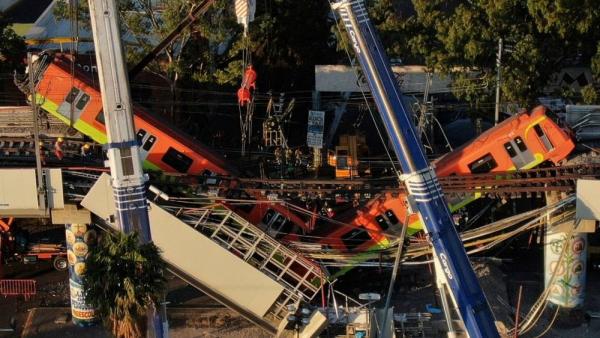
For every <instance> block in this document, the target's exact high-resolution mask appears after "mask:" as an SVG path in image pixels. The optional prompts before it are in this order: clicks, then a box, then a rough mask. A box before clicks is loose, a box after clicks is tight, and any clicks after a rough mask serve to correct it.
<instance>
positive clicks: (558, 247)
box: [544, 230, 587, 309]
mask: <svg viewBox="0 0 600 338" xmlns="http://www.w3.org/2000/svg"><path fill="white" fill-rule="evenodd" d="M567 235H568V234H567V233H566V232H563V231H560V230H559V231H547V233H546V240H545V243H546V245H545V248H544V284H545V286H546V287H548V286H549V283H550V279H551V278H552V275H553V273H554V271H556V278H555V280H554V283H552V285H550V295H549V296H548V300H549V301H550V303H552V304H554V305H559V306H561V307H563V308H566V309H575V308H581V307H582V306H583V303H584V300H585V292H584V291H585V281H586V268H587V233H574V234H572V235H571V238H567ZM565 245H567V247H566V249H565V256H564V258H563V259H562V261H561V263H560V264H558V261H559V259H560V255H561V253H562V250H563V247H564V246H565Z"/></svg>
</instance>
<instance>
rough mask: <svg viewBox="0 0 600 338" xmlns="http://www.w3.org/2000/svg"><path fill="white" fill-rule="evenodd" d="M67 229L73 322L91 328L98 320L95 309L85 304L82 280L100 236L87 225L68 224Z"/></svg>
mask: <svg viewBox="0 0 600 338" xmlns="http://www.w3.org/2000/svg"><path fill="white" fill-rule="evenodd" d="M65 227H66V229H65V232H66V238H67V258H68V261H69V287H70V290H71V315H72V321H73V324H75V325H78V326H84V327H85V326H91V325H94V324H95V323H96V322H97V319H98V318H97V317H96V314H95V311H94V308H92V307H91V306H90V305H88V304H87V303H86V302H85V293H84V291H83V281H82V278H83V275H84V274H85V270H86V259H87V257H88V253H89V252H90V250H91V248H93V247H94V246H95V245H96V242H97V239H98V234H97V233H96V230H94V229H92V228H91V227H90V226H89V225H87V224H66V225H65Z"/></svg>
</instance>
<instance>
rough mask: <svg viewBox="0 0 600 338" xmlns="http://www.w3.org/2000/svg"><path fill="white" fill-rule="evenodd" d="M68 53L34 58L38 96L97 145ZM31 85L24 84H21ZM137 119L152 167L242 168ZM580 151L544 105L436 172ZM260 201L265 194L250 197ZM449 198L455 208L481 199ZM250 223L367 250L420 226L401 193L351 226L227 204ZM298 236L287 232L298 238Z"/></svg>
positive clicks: (88, 94)
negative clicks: (391, 233) (393, 233)
mask: <svg viewBox="0 0 600 338" xmlns="http://www.w3.org/2000/svg"><path fill="white" fill-rule="evenodd" d="M71 64H72V62H71V59H70V58H69V57H68V56H66V55H62V54H55V55H51V54H45V55H42V57H41V58H40V59H39V60H38V62H37V63H36V67H35V68H34V69H35V74H36V75H35V78H36V88H37V91H36V99H37V102H38V103H39V104H40V106H41V108H43V109H44V110H45V111H47V112H48V113H50V114H52V115H53V116H55V117H57V118H58V119H60V120H61V121H63V122H65V123H67V124H69V125H71V126H72V127H73V128H75V129H77V130H78V131H80V132H81V133H83V134H85V135H87V136H88V137H90V138H92V139H93V140H94V141H96V142H98V143H106V131H105V125H104V115H103V113H102V100H101V96H100V91H99V90H98V88H97V86H96V81H94V80H93V78H91V77H90V76H89V75H88V74H86V73H84V72H82V71H80V70H78V69H77V68H75V71H74V76H71V74H72V71H73V70H72V68H71ZM21 87H22V88H25V87H26V86H21ZM134 114H135V115H134V124H135V126H136V129H137V130H136V132H137V136H138V142H139V143H140V149H141V154H142V157H143V159H144V166H145V168H147V169H151V170H159V171H166V172H176V173H182V174H188V175H203V174H206V173H214V174H219V175H229V176H235V175H236V170H235V168H234V167H233V166H231V165H230V164H228V163H227V162H226V161H225V160H224V159H222V158H221V157H220V156H219V155H217V154H215V153H214V152H213V151H212V150H211V149H209V148H208V147H206V146H203V145H201V144H199V142H198V141H196V140H193V139H192V138H191V137H189V136H187V135H186V134H184V133H182V132H181V131H178V130H176V129H175V128H173V127H172V126H170V125H169V124H168V123H165V122H163V121H162V120H160V119H159V118H156V117H155V116H153V115H151V114H149V113H148V112H146V111H145V110H144V109H143V108H142V107H140V106H137V105H134ZM573 148H574V143H573V141H572V140H571V139H570V138H569V136H568V134H567V133H566V132H565V131H564V130H562V129H561V128H560V127H559V126H558V125H557V124H556V123H555V122H554V121H552V120H551V119H550V118H548V116H547V115H546V114H545V109H544V108H543V107H538V108H536V109H534V110H533V111H532V112H531V113H525V112H524V113H520V114H517V115H515V116H512V117H511V118H509V119H507V120H505V121H503V122H502V123H501V124H499V125H498V126H496V127H494V128H492V129H490V130H488V131H486V132H485V133H483V134H482V135H480V136H479V137H477V138H476V139H474V140H473V141H471V142H470V143H468V144H466V145H464V146H462V147H461V148H458V149H456V150H454V151H453V152H451V153H449V154H447V155H445V156H443V157H442V158H440V159H438V160H437V161H436V162H435V167H436V172H437V174H438V176H440V177H443V176H449V175H465V174H470V173H484V172H494V171H511V170H518V169H528V168H532V167H535V166H537V165H539V164H541V163H542V162H545V161H551V162H554V163H558V162H559V161H560V160H562V159H564V158H565V157H566V156H567V155H568V154H569V153H570V152H571V150H572V149H573ZM247 197H250V198H260V196H247ZM478 197H479V196H478V195H476V194H475V195H473V196H471V197H469V198H466V199H464V198H463V199H461V200H452V201H449V202H450V205H451V209H452V210H456V209H459V208H461V207H463V206H465V205H466V204H468V203H469V202H471V201H473V200H475V199H477V198H478ZM228 207H230V208H232V209H234V210H235V211H236V212H239V213H240V215H242V216H244V217H245V218H247V219H248V220H249V221H250V222H252V223H255V224H261V225H262V226H263V227H264V228H266V229H267V231H269V232H270V233H271V234H272V235H273V236H274V237H286V235H287V234H288V233H294V232H303V233H305V234H309V233H308V232H311V231H313V229H315V228H316V231H315V232H314V233H310V234H309V235H312V237H313V238H320V240H318V242H319V243H321V244H323V245H324V246H327V247H329V248H332V249H335V250H339V251H352V252H362V251H369V250H373V249H379V248H382V247H386V246H387V245H388V244H389V241H388V239H387V238H386V236H385V234H384V233H385V231H386V230H388V229H389V228H392V227H399V226H401V225H402V224H404V223H405V222H407V223H408V227H409V229H408V233H409V234H413V233H415V232H418V231H420V230H421V229H422V224H421V222H420V220H419V218H418V216H417V215H415V214H413V215H410V214H408V208H407V205H406V198H405V196H404V195H403V194H383V195H381V196H378V197H377V198H375V199H373V200H372V201H370V202H369V203H367V205H366V206H365V207H363V208H360V209H358V210H353V211H350V212H348V213H345V214H342V215H340V218H339V219H338V221H341V222H343V223H346V224H347V225H350V226H340V225H335V224H332V223H330V222H324V223H325V224H323V225H322V226H320V227H318V226H317V227H315V219H314V218H311V217H308V218H307V217H305V216H300V215H298V214H297V213H296V212H294V211H293V210H290V209H289V208H286V207H284V206H281V205H276V204H272V205H270V204H268V203H267V204H265V203H254V204H252V205H249V206H228ZM297 238H298V237H294V236H292V237H289V239H297Z"/></svg>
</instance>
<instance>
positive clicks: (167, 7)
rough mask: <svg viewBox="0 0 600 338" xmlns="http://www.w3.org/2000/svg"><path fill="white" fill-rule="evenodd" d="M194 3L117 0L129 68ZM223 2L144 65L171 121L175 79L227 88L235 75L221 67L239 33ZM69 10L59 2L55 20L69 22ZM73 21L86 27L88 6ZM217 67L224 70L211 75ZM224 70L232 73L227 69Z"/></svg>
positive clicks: (176, 98)
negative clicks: (158, 84) (158, 82)
mask: <svg viewBox="0 0 600 338" xmlns="http://www.w3.org/2000/svg"><path fill="white" fill-rule="evenodd" d="M200 2H201V1H200V0H192V1H189V0H170V1H163V2H160V3H159V4H157V3H156V2H154V1H146V0H120V1H119V2H118V5H119V11H120V15H121V16H120V24H121V30H122V34H123V35H124V34H127V36H128V37H131V38H132V39H134V42H135V43H133V44H126V45H125V47H126V53H127V62H128V63H129V64H131V65H133V64H136V63H137V62H138V61H139V60H141V59H142V58H143V57H144V56H145V55H146V54H147V53H148V52H149V51H150V50H152V48H154V46H155V45H156V44H157V43H159V42H160V41H162V40H163V39H164V38H165V37H166V36H167V35H168V34H169V33H171V32H172V31H173V30H174V28H175V27H176V26H177V25H178V24H179V23H180V22H181V21H182V19H183V18H185V17H186V16H187V15H189V13H190V12H191V11H192V8H194V7H195V6H197V5H198V4H199V3H200ZM230 7H231V4H230V2H229V1H227V0H217V1H215V3H214V4H213V6H212V7H211V8H210V9H209V10H208V12H207V13H206V14H205V15H204V16H203V17H202V18H199V19H198V20H197V21H196V22H195V23H194V24H193V25H191V26H190V27H191V28H188V29H186V30H184V31H183V32H181V34H180V35H179V36H178V37H177V38H176V39H175V40H174V41H173V42H172V43H171V44H170V45H169V46H167V48H165V50H164V52H163V53H161V54H160V55H158V56H157V58H156V60H154V62H152V63H151V64H149V65H148V66H147V67H146V71H148V72H151V73H153V74H155V75H156V76H158V77H160V78H162V79H163V80H164V81H165V83H166V84H167V85H168V87H169V90H170V93H171V105H170V115H171V118H176V115H177V114H176V113H177V110H179V108H180V106H179V105H177V104H176V102H178V101H179V96H178V94H179V93H178V90H177V88H178V87H179V84H180V82H181V81H185V80H187V81H190V80H192V81H198V82H201V83H212V82H214V81H216V82H218V83H220V84H233V83H234V82H235V81H237V80H238V78H239V76H240V75H239V74H241V67H239V69H236V68H235V67H227V65H226V63H227V62H228V61H230V60H229V57H228V56H227V51H228V50H229V49H230V48H231V46H232V44H233V42H234V39H232V37H235V36H236V34H238V31H240V28H239V27H238V25H237V23H236V22H235V21H234V17H233V13H232V12H231V10H230ZM72 12H73V8H72V7H70V5H69V4H68V3H67V2H66V1H64V2H59V3H57V5H56V7H55V9H54V14H55V16H56V17H57V18H58V19H62V20H70V19H71V17H72V16H73V15H72ZM77 13H78V20H79V21H80V22H81V24H82V26H83V27H85V28H87V29H88V30H91V29H90V21H89V20H90V19H89V8H88V4H87V2H83V3H81V4H80V5H79V7H78V9H77ZM217 69H226V70H225V71H219V72H217V71H216V70H217ZM227 69H230V70H231V71H234V72H235V75H232V74H230V72H228V71H227Z"/></svg>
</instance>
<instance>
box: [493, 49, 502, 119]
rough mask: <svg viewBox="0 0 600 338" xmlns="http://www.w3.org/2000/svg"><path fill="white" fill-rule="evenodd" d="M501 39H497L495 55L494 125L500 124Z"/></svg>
mask: <svg viewBox="0 0 600 338" xmlns="http://www.w3.org/2000/svg"><path fill="white" fill-rule="evenodd" d="M502 48H503V44H502V38H500V39H498V54H496V71H497V73H496V111H495V113H494V125H497V124H498V123H499V122H500V82H501V80H502V79H501V76H502V71H501V70H502Z"/></svg>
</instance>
